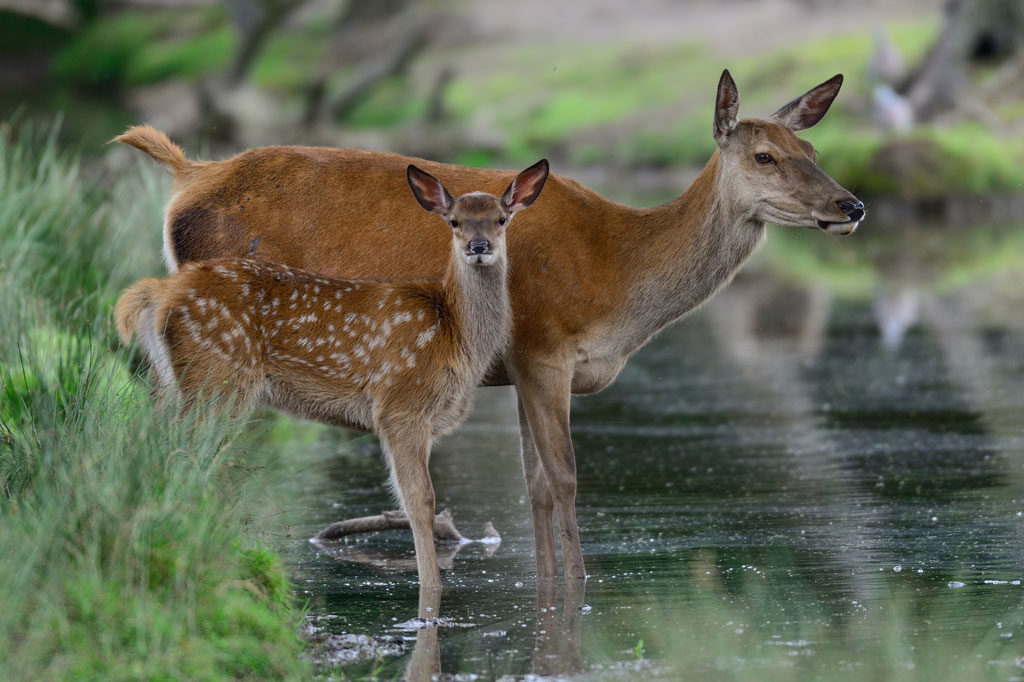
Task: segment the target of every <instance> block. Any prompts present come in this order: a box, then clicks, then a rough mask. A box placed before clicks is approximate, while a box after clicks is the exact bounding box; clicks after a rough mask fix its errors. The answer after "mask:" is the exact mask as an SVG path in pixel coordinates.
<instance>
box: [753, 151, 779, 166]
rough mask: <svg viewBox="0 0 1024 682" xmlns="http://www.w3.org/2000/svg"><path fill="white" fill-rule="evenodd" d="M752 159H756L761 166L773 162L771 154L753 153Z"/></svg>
mask: <svg viewBox="0 0 1024 682" xmlns="http://www.w3.org/2000/svg"><path fill="white" fill-rule="evenodd" d="M754 161H757V162H758V163H759V164H761V165H762V166H765V165H767V164H769V163H775V159H773V158H772V155H771V154H754Z"/></svg>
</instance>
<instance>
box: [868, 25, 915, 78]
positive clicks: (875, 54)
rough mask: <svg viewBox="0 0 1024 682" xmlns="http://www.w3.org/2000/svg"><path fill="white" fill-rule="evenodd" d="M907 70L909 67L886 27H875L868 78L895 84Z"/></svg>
mask: <svg viewBox="0 0 1024 682" xmlns="http://www.w3.org/2000/svg"><path fill="white" fill-rule="evenodd" d="M906 72H907V67H906V64H905V62H904V61H903V55H901V54H900V52H899V50H897V49H896V46H895V45H893V44H892V41H891V40H889V36H888V35H886V33H885V29H883V28H882V27H881V26H877V27H875V33H874V48H873V49H872V51H871V61H869V62H868V78H869V79H870V80H871V81H873V82H875V83H888V84H889V85H895V84H896V83H898V82H899V81H900V80H901V79H902V78H903V76H904V74H905V73H906Z"/></svg>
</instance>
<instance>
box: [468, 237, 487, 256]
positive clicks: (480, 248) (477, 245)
mask: <svg viewBox="0 0 1024 682" xmlns="http://www.w3.org/2000/svg"><path fill="white" fill-rule="evenodd" d="M469 250H470V251H471V252H473V253H476V254H481V253H487V252H488V251H490V250H491V243H490V242H489V241H487V240H486V239H474V240H473V241H471V242H470V243H469Z"/></svg>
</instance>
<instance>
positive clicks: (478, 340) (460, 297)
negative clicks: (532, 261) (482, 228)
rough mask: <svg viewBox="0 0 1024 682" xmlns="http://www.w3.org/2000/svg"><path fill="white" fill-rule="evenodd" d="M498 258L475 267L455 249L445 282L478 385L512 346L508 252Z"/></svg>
mask: <svg viewBox="0 0 1024 682" xmlns="http://www.w3.org/2000/svg"><path fill="white" fill-rule="evenodd" d="M497 258H498V260H497V261H496V262H494V263H491V264H490V265H487V266H480V265H471V264H470V263H469V262H467V260H466V258H465V256H463V255H462V254H461V253H459V249H453V250H452V256H451V258H450V259H449V261H448V268H447V270H446V272H445V276H444V280H443V288H444V292H445V297H446V299H447V300H448V304H449V306H450V308H451V309H452V311H453V313H454V315H455V327H456V329H457V330H458V334H459V336H460V337H461V341H462V344H461V347H462V348H463V353H464V354H465V356H466V360H467V362H468V363H469V364H470V366H471V367H472V368H473V375H474V376H473V378H474V380H475V381H476V382H477V383H479V381H480V378H481V377H482V376H483V374H484V372H485V371H486V370H487V367H488V365H489V364H490V361H491V359H492V358H493V357H494V355H495V354H497V353H498V352H499V351H501V350H503V349H504V348H505V346H507V345H508V342H509V339H510V337H511V333H512V307H511V303H510V302H509V295H508V260H507V258H506V257H505V255H504V249H502V255H500V256H498V257H497Z"/></svg>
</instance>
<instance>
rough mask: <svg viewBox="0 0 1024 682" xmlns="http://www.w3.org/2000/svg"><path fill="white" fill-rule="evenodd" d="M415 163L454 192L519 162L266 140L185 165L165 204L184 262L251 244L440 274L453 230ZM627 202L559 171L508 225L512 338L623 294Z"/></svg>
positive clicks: (358, 271) (261, 253) (334, 267)
mask: <svg viewBox="0 0 1024 682" xmlns="http://www.w3.org/2000/svg"><path fill="white" fill-rule="evenodd" d="M409 163H415V164H416V165H417V166H419V167H421V168H422V169H424V170H426V171H427V172H429V173H431V174H432V175H435V176H436V177H437V178H438V179H439V180H441V182H443V183H444V185H445V187H447V188H448V190H449V191H450V192H451V193H452V194H453V195H455V196H458V195H459V194H462V193H466V192H470V191H484V192H489V193H493V194H496V195H500V194H501V193H502V192H503V191H504V189H505V187H507V186H508V184H509V182H511V180H512V178H513V177H515V173H514V172H511V171H495V170H487V169H477V168H468V167H464V166H456V165H450V164H440V163H435V162H431V161H426V160H422V159H414V158H410V157H404V156H400V155H397V154H383V153H376V152H365V151H359V150H348V149H335V148H327V147H262V148H257V149H253V150H250V151H247V152H244V153H242V154H240V155H238V156H236V157H234V158H232V159H228V160H226V161H218V162H207V163H203V164H198V165H196V166H193V167H191V168H189V169H187V170H186V171H184V172H183V173H182V174H181V175H179V176H178V177H177V178H176V180H175V184H174V195H173V198H172V200H171V202H170V204H169V207H168V216H167V217H168V219H167V230H168V243H169V246H170V248H171V250H172V254H171V255H172V256H173V258H174V260H175V261H176V262H177V263H179V264H180V263H185V262H189V261H195V260H204V259H209V258H216V257H223V256H246V255H250V256H252V257H254V258H259V259H264V260H267V261H272V262H280V263H287V264H289V265H291V266H294V267H297V268H303V269H306V270H311V271H315V272H321V273H324V274H327V275H331V276H335V277H369V278H381V279H392V280H393V279H407V278H421V277H438V276H440V275H441V273H442V270H443V268H444V265H445V263H446V262H447V259H448V255H449V253H450V249H451V237H450V233H449V232H448V231H447V230H446V229H444V227H443V224H441V223H440V222H439V221H438V220H437V217H436V216H432V215H430V214H429V213H427V212H426V211H424V210H423V209H422V208H421V207H420V206H419V204H418V203H417V202H416V200H415V198H414V197H413V196H412V193H411V192H410V190H409V187H408V184H407V182H406V178H405V170H406V167H407V166H408V164H409ZM630 210H631V209H627V208H626V207H624V206H621V205H619V204H615V203H614V202H610V201H607V200H605V199H603V198H602V197H600V195H598V194H596V193H595V192H593V191H591V190H588V189H586V188H584V187H581V186H580V185H578V184H577V183H575V182H573V181H571V180H567V179H565V178H560V177H557V176H551V177H550V178H549V179H548V182H547V184H546V186H545V188H544V191H543V192H542V193H541V196H540V198H539V199H538V200H537V202H536V203H535V204H534V205H533V206H531V207H530V209H529V210H527V211H523V212H522V213H521V214H520V215H517V216H516V218H515V220H514V221H513V223H512V225H511V226H510V228H509V232H508V250H509V261H510V267H511V271H510V282H509V285H510V294H511V299H512V308H513V313H514V318H515V320H514V321H515V326H516V330H515V336H516V341H515V343H517V344H518V343H520V342H521V341H522V340H524V339H527V338H528V339H531V340H532V342H534V343H539V344H542V345H543V344H556V343H558V342H559V341H561V340H564V339H565V338H567V337H570V336H571V335H572V334H574V333H578V332H579V331H580V330H583V329H585V327H586V326H587V324H588V323H589V321H590V320H593V319H594V318H595V317H597V316H599V313H600V311H601V310H604V309H608V308H613V307H614V306H615V305H617V303H618V301H617V298H616V297H617V296H618V295H620V292H621V291H622V289H623V287H622V282H621V279H622V277H623V276H624V273H620V272H616V271H613V270H611V269H610V268H609V264H610V263H612V262H614V259H613V258H612V255H613V253H612V252H613V251H614V250H615V249H618V248H621V245H620V244H618V243H617V242H616V243H611V242H610V241H609V240H608V239H606V238H605V237H604V236H603V235H604V231H605V230H604V228H605V227H606V226H607V225H610V224H615V223H617V222H621V221H624V220H627V219H628V215H629V213H628V212H629V211H630Z"/></svg>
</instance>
